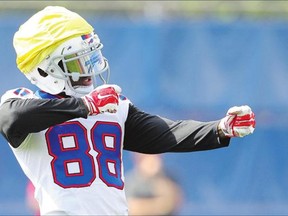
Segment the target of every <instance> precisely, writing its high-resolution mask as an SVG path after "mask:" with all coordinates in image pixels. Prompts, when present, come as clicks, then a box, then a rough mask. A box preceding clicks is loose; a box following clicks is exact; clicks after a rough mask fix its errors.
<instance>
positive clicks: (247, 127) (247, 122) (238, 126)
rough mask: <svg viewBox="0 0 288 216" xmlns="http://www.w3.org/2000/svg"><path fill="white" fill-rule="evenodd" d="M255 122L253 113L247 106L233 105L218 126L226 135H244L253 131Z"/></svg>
mask: <svg viewBox="0 0 288 216" xmlns="http://www.w3.org/2000/svg"><path fill="white" fill-rule="evenodd" d="M255 124H256V122H255V114H254V113H253V112H252V110H251V108H250V107H249V106H247V105H244V106H234V107H231V108H230V109H229V110H228V112H227V114H226V116H225V117H224V118H222V119H221V120H220V123H219V128H220V129H221V130H222V132H223V133H224V135H225V136H227V137H244V136H246V135H249V134H251V133H253V131H254V129H255Z"/></svg>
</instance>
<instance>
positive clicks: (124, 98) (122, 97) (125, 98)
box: [119, 94, 132, 104]
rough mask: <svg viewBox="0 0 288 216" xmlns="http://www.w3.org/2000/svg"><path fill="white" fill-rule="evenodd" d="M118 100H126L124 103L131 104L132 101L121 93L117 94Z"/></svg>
mask: <svg viewBox="0 0 288 216" xmlns="http://www.w3.org/2000/svg"><path fill="white" fill-rule="evenodd" d="M119 100H120V101H122V102H126V103H130V104H132V102H131V101H130V100H129V99H128V98H127V97H126V96H124V95H122V94H120V95H119Z"/></svg>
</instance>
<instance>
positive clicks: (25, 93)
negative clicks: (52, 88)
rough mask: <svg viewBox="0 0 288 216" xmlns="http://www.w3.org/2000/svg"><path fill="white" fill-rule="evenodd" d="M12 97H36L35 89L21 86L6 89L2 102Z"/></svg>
mask: <svg viewBox="0 0 288 216" xmlns="http://www.w3.org/2000/svg"><path fill="white" fill-rule="evenodd" d="M10 98H21V99H27V98H36V96H35V95H34V93H33V91H31V90H30V89H28V88H24V87H20V88H15V89H11V90H8V91H6V92H5V93H4V94H3V95H2V97H1V104H2V103H4V102H5V101H6V100H7V99H10Z"/></svg>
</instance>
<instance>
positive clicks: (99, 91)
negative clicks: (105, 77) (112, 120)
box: [82, 84, 121, 115]
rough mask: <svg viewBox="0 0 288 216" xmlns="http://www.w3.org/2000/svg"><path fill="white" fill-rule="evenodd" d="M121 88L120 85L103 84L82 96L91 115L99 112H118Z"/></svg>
mask: <svg viewBox="0 0 288 216" xmlns="http://www.w3.org/2000/svg"><path fill="white" fill-rule="evenodd" d="M120 93H121V88H120V87H119V86H118V85H108V84H105V85H101V86H98V87H97V88H95V89H94V90H93V91H92V92H90V93H89V94H88V95H85V96H83V97H82V99H83V101H84V103H85V105H86V106H87V107H88V110H89V115H97V114H99V113H104V112H110V113H115V112H117V108H118V104H119V94H120Z"/></svg>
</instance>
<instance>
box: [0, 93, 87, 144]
mask: <svg viewBox="0 0 288 216" xmlns="http://www.w3.org/2000/svg"><path fill="white" fill-rule="evenodd" d="M2 98H3V97H2ZM87 115H88V110H87V108H86V107H85V105H84V103H83V101H82V99H81V98H73V97H71V98H61V99H37V98H31V97H30V98H23V97H22V98H21V97H15V96H12V97H10V98H5V100H4V101H3V102H2V104H1V106H0V119H1V121H0V132H1V134H2V135H3V136H4V137H5V138H6V140H7V141H8V142H9V143H10V144H11V145H12V146H13V147H15V148H16V147H18V146H19V145H20V144H21V143H22V142H23V141H24V139H25V138H26V137H27V136H28V134H29V133H34V132H39V131H42V130H44V129H46V128H48V127H50V126H53V125H56V124H60V123H63V122H65V121H68V120H71V119H73V118H80V117H82V118H87Z"/></svg>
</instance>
